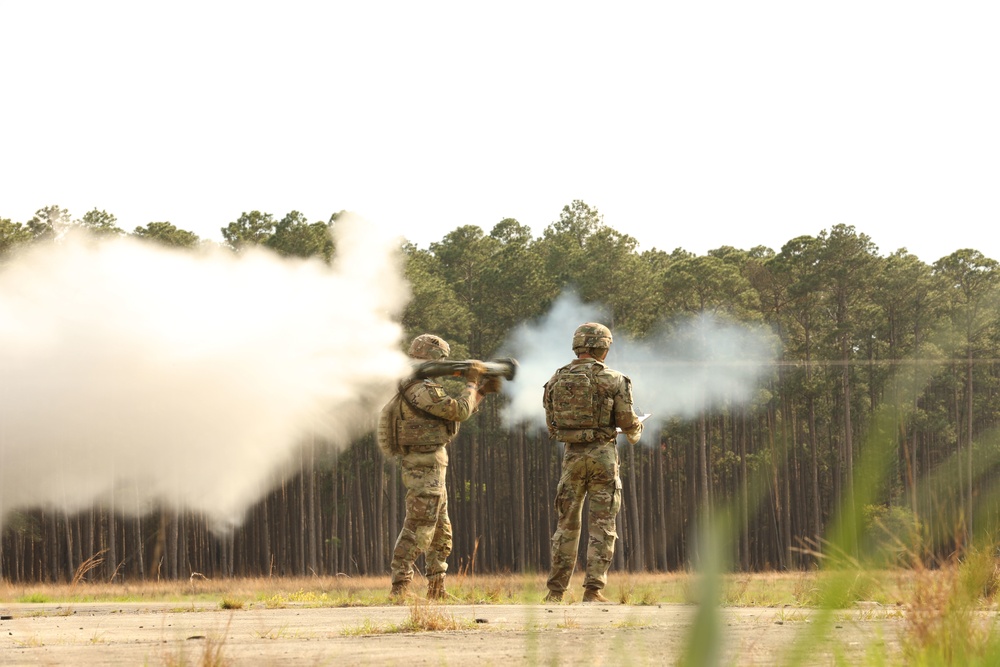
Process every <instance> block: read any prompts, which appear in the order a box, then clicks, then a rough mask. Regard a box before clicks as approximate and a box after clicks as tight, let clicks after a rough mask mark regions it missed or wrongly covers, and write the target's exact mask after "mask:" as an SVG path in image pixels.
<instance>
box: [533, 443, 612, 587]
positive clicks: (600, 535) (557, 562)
mask: <svg viewBox="0 0 1000 667" xmlns="http://www.w3.org/2000/svg"><path fill="white" fill-rule="evenodd" d="M621 489H622V483H621V479H620V478H619V477H618V449H617V448H616V447H615V443H614V441H612V442H607V443H589V444H585V445H566V451H565V453H564V454H563V465H562V476H561V477H560V479H559V486H558V488H557V489H556V516H557V523H556V532H555V533H554V534H553V535H552V569H551V570H550V571H549V580H548V588H549V590H550V591H558V592H563V591H565V590H566V588H567V587H568V586H569V580H570V577H572V576H573V570H574V569H575V568H576V558H577V551H578V549H579V546H580V525H581V520H582V516H583V502H584V500H585V499H587V498H588V497H589V500H590V507H589V512H588V514H589V516H588V523H587V531H588V534H589V536H590V539H589V543H588V545H587V574H586V576H585V577H584V580H583V585H584V587H586V588H596V589H602V588H604V586H605V584H607V582H608V568H609V567H611V558H612V557H613V556H614V553H615V540H617V539H618V533H617V532H616V530H615V517H617V516H618V511H619V510H620V509H621V503H622V492H621Z"/></svg>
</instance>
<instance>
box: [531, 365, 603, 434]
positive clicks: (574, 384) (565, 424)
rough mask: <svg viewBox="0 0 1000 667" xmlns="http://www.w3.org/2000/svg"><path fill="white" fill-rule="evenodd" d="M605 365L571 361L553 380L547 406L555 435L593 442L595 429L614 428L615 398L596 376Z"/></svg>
mask: <svg viewBox="0 0 1000 667" xmlns="http://www.w3.org/2000/svg"><path fill="white" fill-rule="evenodd" d="M603 368H604V366H603V365H601V364H570V365H569V366H564V367H562V368H560V369H559V370H558V371H556V374H555V375H554V376H553V377H552V379H551V380H549V382H548V385H547V386H546V389H547V391H546V404H545V407H546V412H547V413H548V414H547V417H548V422H549V431H550V435H552V437H553V438H555V439H557V440H560V441H562V442H590V441H592V440H594V439H595V437H596V434H595V433H594V432H593V431H594V430H596V429H602V428H604V429H607V428H613V427H612V426H611V424H612V409H613V406H614V399H613V398H612V397H611V396H608V395H607V391H606V389H605V388H604V387H603V386H601V384H600V383H598V382H597V379H596V378H595V375H596V373H597V372H598V371H600V370H602V369H603ZM574 432H575V433H574Z"/></svg>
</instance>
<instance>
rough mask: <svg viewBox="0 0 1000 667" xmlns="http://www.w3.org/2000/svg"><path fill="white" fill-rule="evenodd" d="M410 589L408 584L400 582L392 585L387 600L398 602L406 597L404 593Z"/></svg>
mask: <svg viewBox="0 0 1000 667" xmlns="http://www.w3.org/2000/svg"><path fill="white" fill-rule="evenodd" d="M409 588H410V582H408V581H400V582H399V583H397V584H393V585H392V590H391V591H389V599H390V600H391V601H393V602H399V601H401V600H402V599H403V598H405V597H406V592H407V590H408V589H409Z"/></svg>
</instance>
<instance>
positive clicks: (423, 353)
mask: <svg viewBox="0 0 1000 667" xmlns="http://www.w3.org/2000/svg"><path fill="white" fill-rule="evenodd" d="M449 354H451V347H450V346H449V345H448V343H447V342H446V341H445V339H443V338H441V337H440V336H435V335H434V334H420V335H419V336H417V337H416V338H414V339H413V342H412V343H410V356H411V357H413V358H414V359H426V360H427V361H434V360H436V359H447V358H448V355H449Z"/></svg>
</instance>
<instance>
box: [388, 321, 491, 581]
mask: <svg viewBox="0 0 1000 667" xmlns="http://www.w3.org/2000/svg"><path fill="white" fill-rule="evenodd" d="M450 352H451V348H450V347H449V345H448V343H447V342H445V341H444V340H443V339H442V338H439V337H438V336H434V335H431V334H421V335H420V336H417V337H416V338H414V339H413V342H412V343H411V344H410V352H409V354H410V357H411V358H413V359H417V360H421V361H431V360H436V359H446V358H447V357H448V354H449V353H450ZM480 375H481V370H480V369H479V368H477V367H476V366H475V365H473V367H471V368H470V369H469V370H467V371H466V373H465V380H466V384H465V389H464V391H463V392H462V394H461V395H460V396H458V397H457V398H452V397H451V396H449V395H448V394H446V393H445V391H444V388H443V387H442V386H441V385H440V384H437V383H435V382H433V381H431V380H429V379H425V380H418V379H413V378H410V379H408V380H404V381H403V382H402V383H400V387H399V393H398V394H397V396H396V397H395V398H394V399H393V401H395V403H394V402H393V401H390V403H389V404H388V405H387V408H388V407H389V406H390V405H395V406H396V407H395V409H394V410H392V413H393V417H392V421H393V422H394V423H392V424H390V425H387V428H390V429H391V430H392V431H393V433H394V434H395V436H396V438H397V439H398V443H397V444H398V453H399V463H400V467H401V469H402V474H403V485H404V486H405V487H406V518H405V519H404V520H403V528H402V530H400V531H399V537H398V538H397V539H396V547H395V549H394V550H393V554H392V565H391V569H392V590H391V591H390V593H389V596H390V598H392V599H394V600H399V599H402V598H403V597H404V596H405V595H406V593H407V590H408V588H409V586H410V582H411V581H413V563H414V561H416V559H417V557H418V556H419V555H420V554H421V553H423V554H424V560H425V568H424V573H425V575H426V576H427V598H428V599H431V600H435V599H442V598H444V597H445V589H444V577H445V572H446V571H447V570H448V562H447V560H448V555H449V554H450V553H451V521H450V520H449V519H448V496H447V491H446V489H445V474H446V473H447V471H448V451H447V449H445V447H446V446H447V445H448V443H449V442H451V441H452V440H453V439H454V438H455V436H456V435H457V434H458V427H459V422H463V421H465V420H466V419H468V418H469V417H471V416H472V415H473V414H474V413H475V412H476V410H477V409H478V407H479V403H480V401H482V399H483V396H484V395H486V394H488V393H494V392H496V391H499V390H500V378H499V377H493V378H489V379H487V380H485V381H484V382H482V383H481V384H480V382H479V378H480ZM385 412H386V410H385V409H383V413H385Z"/></svg>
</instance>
